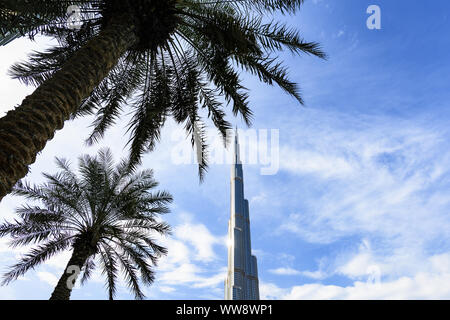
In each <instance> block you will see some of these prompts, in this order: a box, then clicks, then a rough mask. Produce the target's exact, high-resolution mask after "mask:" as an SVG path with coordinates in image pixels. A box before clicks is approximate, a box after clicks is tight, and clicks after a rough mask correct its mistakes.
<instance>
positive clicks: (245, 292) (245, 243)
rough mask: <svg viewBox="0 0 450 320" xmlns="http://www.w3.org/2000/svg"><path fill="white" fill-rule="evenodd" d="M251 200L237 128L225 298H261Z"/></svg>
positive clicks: (232, 174)
mask: <svg viewBox="0 0 450 320" xmlns="http://www.w3.org/2000/svg"><path fill="white" fill-rule="evenodd" d="M250 239H251V237H250V217H249V207H248V201H247V199H245V198H244V175H243V172H242V163H241V161H240V156H239V137H238V134H237V130H236V135H235V141H234V155H233V164H232V166H231V208H230V220H229V221H228V272H227V278H226V280H225V300H259V283H258V269H257V261H256V257H255V256H253V255H252V254H251V252H252V247H251V241H250Z"/></svg>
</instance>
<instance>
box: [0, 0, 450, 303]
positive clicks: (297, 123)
mask: <svg viewBox="0 0 450 320" xmlns="http://www.w3.org/2000/svg"><path fill="white" fill-rule="evenodd" d="M372 4H376V5H378V6H379V7H380V8H381V14H382V16H381V18H382V29H381V30H369V29H367V27H366V19H367V18H368V16H369V15H368V14H366V9H367V7H368V6H369V5H372ZM449 12H450V4H449V3H448V1H444V0H440V1H438V0H434V1H432V2H419V1H406V0H397V1H382V0H373V1H362V0H359V1H356V0H353V1H351V0H341V1H327V0H309V1H307V2H306V4H305V6H304V7H303V9H302V10H301V11H300V12H299V13H298V14H297V15H296V16H293V17H281V18H280V19H282V20H285V21H288V22H289V23H290V24H292V25H295V26H297V27H298V28H299V29H300V30H301V32H302V35H303V36H304V37H305V38H306V39H307V40H312V41H318V42H320V43H321V44H322V46H323V48H324V50H325V51H326V52H327V53H328V55H329V59H328V61H321V60H318V59H315V58H312V57H308V56H303V57H293V56H291V55H290V54H289V53H283V54H282V58H283V59H284V60H285V61H286V64H287V65H288V66H289V68H290V70H291V76H292V78H293V79H294V80H296V81H297V82H299V83H300V85H301V88H302V92H303V96H304V98H305V100H306V106H305V107H301V106H299V105H297V104H296V103H295V101H294V100H293V99H292V98H290V97H288V96H286V95H284V93H283V92H282V91H281V90H280V89H278V88H276V87H274V88H271V87H267V86H265V85H261V84H259V83H258V81H257V80H256V79H255V78H253V77H250V76H245V77H244V78H245V84H246V86H247V87H248V88H250V90H251V101H252V107H253V110H254V112H255V121H254V125H253V128H254V129H277V130H279V134H280V148H279V158H280V170H279V171H278V173H277V174H276V175H267V176H264V175H261V174H260V169H261V165H251V164H248V165H244V177H245V194H246V198H247V199H248V200H249V202H250V216H251V232H252V247H253V251H254V254H255V255H256V256H257V257H258V268H259V277H260V287H261V290H260V291H261V297H262V298H266V299H308V298H313V299H352V298H362V299H399V298H405V299H414V298H419V299H426V298H447V299H448V298H450V286H449V285H446V284H448V283H450V236H449V232H448V230H449V229H450V203H449V199H450V198H449V196H448V194H449V192H450V180H449V178H450V171H449V168H450V151H449V150H450V148H449V147H450V143H449V142H448V141H449V138H450V132H449V129H448V122H449V120H450V113H449V110H450V108H449V106H448V104H449V101H450V90H448V89H449V81H448V80H449V74H450V61H449V60H448V59H447V57H446V55H447V53H448V52H449V50H450V39H449V37H448V36H447V33H448V31H450V20H449V17H448V15H449ZM47 43H48V40H46V39H38V41H37V42H35V43H30V42H29V41H28V40H26V39H19V40H16V41H15V42H13V43H12V44H10V45H8V46H6V47H1V48H0V61H1V64H0V83H1V86H0V96H1V97H2V99H1V102H0V114H1V113H2V112H5V111H7V110H8V109H9V108H11V107H12V106H14V105H16V104H18V103H20V102H21V100H22V99H23V98H24V97H25V96H26V95H27V94H29V93H30V92H32V90H33V89H32V88H27V87H24V86H23V85H21V84H19V83H18V82H17V81H13V80H10V79H9V78H8V76H7V74H6V70H7V68H8V66H9V65H11V63H13V62H15V61H18V60H20V59H23V58H25V56H26V53H27V52H30V51H31V50H32V49H40V48H44V47H45V46H46V45H47ZM230 119H232V118H230ZM90 120H91V119H89V118H86V119H79V120H77V121H74V122H71V123H68V124H67V125H66V126H65V128H64V129H63V130H62V131H60V132H58V134H57V135H56V137H55V138H54V140H52V141H51V142H50V143H49V144H48V145H47V147H46V149H45V150H44V152H43V153H42V154H41V155H40V156H39V157H38V160H37V162H36V163H35V164H34V165H33V166H32V172H31V174H30V175H29V177H28V179H29V180H31V181H36V182H39V181H42V178H41V172H43V171H45V172H54V170H55V167H54V166H53V165H52V163H53V162H52V161H53V158H54V157H55V156H61V157H66V158H68V159H71V160H72V161H73V162H74V163H76V157H77V156H78V155H79V154H81V153H91V154H94V153H95V152H96V150H97V149H98V148H100V147H103V146H107V145H109V146H111V147H112V149H113V151H114V153H115V155H116V156H117V158H119V157H120V156H122V155H125V154H126V150H124V145H125V142H126V137H124V130H123V125H124V124H125V123H126V119H124V121H123V123H122V122H121V125H119V126H118V127H117V128H114V129H113V130H111V131H110V132H109V134H108V135H107V137H106V139H105V140H104V141H102V142H101V144H99V145H98V146H95V147H91V148H86V147H83V143H82V142H83V139H84V138H85V137H86V133H87V130H86V128H87V127H88V126H89V123H90ZM233 121H234V119H233ZM234 123H235V124H236V125H238V126H239V127H240V128H244V125H243V123H242V122H241V121H240V120H239V119H236V121H235V122H234ZM176 130H177V128H176V127H175V125H173V124H172V123H169V124H168V126H167V127H166V128H165V130H164V134H163V140H162V142H161V144H160V145H159V146H158V148H157V150H156V151H155V152H154V153H152V154H148V155H146V156H145V159H144V166H145V167H146V168H153V169H155V174H156V178H157V180H158V181H159V182H160V183H161V186H160V187H161V188H162V189H167V190H169V191H170V192H171V193H172V194H173V196H174V198H175V201H174V204H173V206H172V213H170V214H168V215H167V216H165V219H166V220H167V221H168V222H169V223H170V224H171V225H172V226H173V229H174V233H173V236H171V237H170V238H166V239H161V241H163V242H164V243H165V244H166V245H167V246H168V248H169V255H168V256H167V257H166V258H165V259H164V260H162V261H161V263H160V266H159V267H158V273H157V281H156V283H155V284H154V285H153V286H151V287H149V288H147V289H146V293H147V296H148V298H150V299H221V298H222V297H223V281H224V279H225V275H224V271H225V267H226V263H227V262H226V257H227V255H226V250H227V249H226V242H225V237H226V232H227V221H228V219H229V210H230V209H229V197H230V196H229V192H230V190H229V188H230V186H229V174H230V166H229V165H228V164H213V165H211V167H210V169H209V173H208V175H207V177H206V180H205V182H204V183H203V184H199V183H198V178H197V168H196V166H195V165H189V164H188V165H174V163H173V153H174V151H175V148H176V146H179V145H180V141H179V139H178V140H177V136H176V134H175V133H174V132H176ZM211 139H212V136H211ZM20 203H21V200H20V199H16V198H12V197H7V198H6V199H5V200H4V201H2V203H1V204H0V212H1V215H2V218H5V217H13V216H14V215H13V209H14V207H16V206H17V205H18V204H20ZM20 254H21V251H20V250H16V249H14V250H11V249H10V248H8V247H7V243H6V239H2V240H0V270H1V271H4V270H5V269H6V268H7V266H9V265H11V264H13V263H14V261H15V260H16V258H17V256H18V255H20ZM68 258H69V256H68V254H66V255H61V256H58V257H56V258H55V259H52V260H51V261H49V262H48V263H46V264H44V265H42V266H41V267H40V268H38V269H36V270H35V271H33V272H30V273H28V274H26V276H25V277H24V278H22V279H20V280H18V281H16V282H15V283H13V284H11V285H10V286H8V287H0V298H1V299H47V298H48V297H49V296H50V293H51V291H52V285H54V283H55V281H56V279H57V278H58V277H59V276H60V274H61V272H62V270H63V268H64V266H65V264H66V262H67V261H68ZM374 276H375V278H377V277H378V276H379V280H380V281H379V282H376V283H375V284H373V283H371V281H370V279H371V277H374ZM73 298H75V299H103V298H106V293H105V290H104V288H103V282H102V279H101V278H100V276H95V277H94V279H93V280H92V281H91V282H90V283H88V285H86V286H84V287H82V288H79V289H75V290H74V293H73ZM118 298H121V299H129V298H131V296H130V295H129V294H128V292H127V290H126V289H125V288H122V289H121V290H120V292H119V296H118Z"/></svg>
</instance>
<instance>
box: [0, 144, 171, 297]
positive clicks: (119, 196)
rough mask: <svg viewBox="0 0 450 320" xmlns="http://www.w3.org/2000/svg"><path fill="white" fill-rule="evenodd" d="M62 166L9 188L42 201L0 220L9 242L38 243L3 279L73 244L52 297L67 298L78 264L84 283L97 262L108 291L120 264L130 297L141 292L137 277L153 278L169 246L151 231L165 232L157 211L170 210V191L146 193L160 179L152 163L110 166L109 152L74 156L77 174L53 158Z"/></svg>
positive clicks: (111, 294)
mask: <svg viewBox="0 0 450 320" xmlns="http://www.w3.org/2000/svg"><path fill="white" fill-rule="evenodd" d="M57 164H58V167H59V168H60V169H61V172H59V173H58V174H55V175H49V174H44V176H45V177H46V179H47V180H48V182H47V183H45V184H42V185H40V186H31V185H29V184H26V183H18V184H17V185H16V187H15V188H14V191H13V193H14V194H16V195H20V196H24V197H26V198H27V199H30V200H34V201H36V200H38V201H40V202H41V203H42V206H31V205H24V206H22V207H20V208H18V209H17V213H18V215H19V216H20V219H19V220H14V222H5V223H3V224H2V225H0V236H10V237H11V245H12V246H14V247H15V246H24V245H29V244H38V245H37V246H36V247H35V248H33V249H31V250H30V251H29V253H28V254H26V255H24V256H23V257H22V258H21V260H20V261H19V262H18V263H17V264H15V265H14V266H12V267H11V269H10V270H9V271H8V272H7V273H6V274H5V275H4V280H3V284H8V283H9V282H11V281H13V280H15V279H17V278H18V277H20V276H21V275H24V274H25V273H26V272H27V271H28V270H30V269H34V268H35V267H36V266H37V265H39V264H41V263H43V262H44V261H46V260H47V259H49V258H50V257H52V256H54V255H55V254H57V253H60V252H62V251H65V250H72V256H71V258H70V260H69V262H68V263H67V266H66V268H65V270H64V273H63V275H62V276H61V278H60V279H59V281H58V284H57V285H56V287H55V289H54V291H53V293H52V295H51V298H50V299H55V300H68V299H69V298H70V294H71V291H72V287H73V284H74V283H75V281H76V279H77V276H78V272H79V271H82V278H81V283H82V284H83V283H85V282H86V281H87V280H88V279H89V277H90V276H91V274H92V272H93V271H94V269H95V268H96V267H97V266H98V267H99V268H100V269H101V271H102V274H103V275H104V276H105V278H106V287H107V289H108V294H109V298H110V299H113V297H114V295H115V293H116V287H117V280H118V276H119V274H120V270H121V271H122V273H123V274H124V275H125V279H126V284H127V286H128V287H129V288H130V290H131V291H132V292H133V294H134V295H135V297H136V299H142V298H144V294H143V293H142V290H141V282H142V283H143V284H151V283H152V282H153V281H154V271H153V269H152V266H154V265H156V263H157V261H158V258H159V257H161V256H162V255H165V254H166V252H167V250H166V249H165V248H164V247H161V246H159V245H158V244H157V243H156V242H155V240H153V239H152V236H153V235H154V234H155V233H159V234H161V235H166V234H168V233H169V232H170V228H169V226H168V225H167V224H166V223H164V222H162V221H160V220H159V219H158V215H159V214H163V213H167V212H168V211H169V209H168V207H167V206H166V205H167V204H168V203H170V202H171V201H172V197H171V195H170V194H169V193H167V192H164V191H159V192H156V193H151V192H150V190H151V189H153V188H155V187H156V186H157V185H158V183H157V182H156V181H155V180H154V179H153V173H152V171H151V170H144V171H141V172H136V171H135V170H132V169H131V170H130V169H129V166H128V162H127V161H124V160H122V162H121V163H120V164H118V165H117V166H114V163H113V159H112V155H111V152H110V151H109V150H108V149H105V150H101V151H100V152H99V154H98V156H96V157H91V156H89V155H84V156H82V157H81V158H80V163H79V172H78V175H77V174H76V173H75V172H73V171H72V170H71V168H70V166H69V163H68V162H67V161H66V160H61V159H57Z"/></svg>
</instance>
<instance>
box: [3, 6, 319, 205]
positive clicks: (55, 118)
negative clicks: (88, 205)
mask: <svg viewBox="0 0 450 320" xmlns="http://www.w3.org/2000/svg"><path fill="white" fill-rule="evenodd" d="M8 3H9V4H8V6H6V7H5V8H6V9H7V10H8V11H7V12H15V13H16V14H15V15H14V16H13V18H12V19H9V20H8V23H7V24H6V26H5V25H4V26H3V29H8V28H13V29H14V30H20V32H22V33H28V34H30V35H35V34H36V33H38V32H42V33H43V34H47V35H52V36H54V37H56V38H57V39H58V40H59V41H60V44H59V45H58V46H57V47H55V48H51V49H49V50H48V51H46V52H40V53H35V54H33V55H32V56H31V57H30V61H29V63H21V64H17V65H15V66H14V68H13V69H12V74H13V76H14V77H16V78H19V79H20V80H22V81H23V82H25V83H31V84H34V85H36V86H38V88H37V89H36V90H35V91H34V93H33V94H31V95H30V96H28V97H26V98H25V100H24V101H23V102H22V104H21V105H20V106H19V107H17V108H16V109H15V110H11V111H9V112H8V113H7V115H6V116H5V117H3V118H1V119H0V200H1V199H2V198H3V197H4V196H5V195H6V194H8V193H9V192H10V190H12V188H13V186H14V184H15V183H16V182H17V181H18V180H19V179H21V178H22V177H24V176H25V175H26V174H27V172H28V166H29V165H30V164H32V163H34V161H35V159H36V155H37V154H38V152H40V151H41V150H43V148H44V147H45V145H46V143H47V141H48V140H50V139H52V137H53V136H54V134H55V132H56V130H59V129H61V128H62V127H63V125H64V122H65V121H66V120H68V119H70V118H74V117H76V116H79V115H86V114H92V113H95V114H96V118H95V121H94V123H93V125H94V129H93V132H92V134H91V136H90V137H89V139H88V142H89V143H94V142H96V141H97V140H98V139H100V138H101V137H102V136H103V135H104V133H105V130H106V129H107V128H108V127H109V126H111V125H112V124H114V123H115V122H116V121H117V120H118V119H120V117H121V115H122V113H123V112H124V110H123V109H124V107H125V105H127V106H128V107H129V109H130V110H131V113H132V114H133V117H132V120H131V122H130V123H129V132H130V140H129V144H130V149H131V150H130V160H131V161H130V165H131V166H134V165H136V164H138V163H139V162H140V157H141V156H142V154H143V153H144V152H148V151H151V150H152V149H153V148H154V146H155V143H156V142H157V141H158V140H159V138H160V132H161V128H162V127H163V125H164V123H165V121H166V119H167V118H168V117H172V118H174V119H175V121H176V122H177V123H180V124H183V125H184V127H185V129H186V131H187V133H188V134H190V135H191V137H192V144H193V145H194V142H195V143H196V144H197V148H199V149H200V150H202V151H205V150H206V149H205V148H206V145H205V143H204V142H205V124H204V122H203V121H202V120H203V119H202V117H201V116H200V114H201V112H202V111H203V112H206V113H207V117H208V118H210V119H211V120H212V122H213V123H214V125H215V127H216V128H217V129H218V130H219V131H220V133H221V134H222V136H223V137H224V142H225V143H226V132H227V129H230V128H231V126H230V123H229V122H228V121H227V120H226V119H225V116H226V112H225V111H224V110H223V107H224V104H226V105H228V104H232V112H233V114H234V115H235V116H236V115H238V114H240V115H241V116H242V117H243V119H244V120H245V122H246V123H247V124H248V125H250V124H251V120H252V112H251V109H250V108H249V101H248V93H247V89H246V88H245V87H244V86H243V84H242V81H241V79H240V76H239V73H238V71H239V69H241V70H244V71H246V72H249V73H251V74H253V75H256V76H257V77H258V78H259V79H260V81H262V82H264V83H267V84H270V85H273V84H277V85H279V86H280V87H281V88H282V89H283V90H284V91H286V92H287V93H288V94H290V95H292V96H293V97H294V98H295V99H297V100H298V101H299V102H300V103H303V100H302V98H301V96H300V93H299V90H298V87H297V85H296V83H294V82H292V81H290V80H289V77H288V72H287V69H286V68H285V67H284V66H283V64H282V62H281V61H280V60H279V58H278V55H277V53H278V52H280V51H282V50H285V49H287V50H289V51H291V52H292V53H294V54H301V53H306V54H311V55H314V56H318V57H320V58H325V54H324V53H323V52H322V50H321V49H320V47H319V45H318V44H317V43H314V42H306V41H304V40H303V39H302V38H301V37H300V35H299V33H298V31H296V30H295V29H292V28H290V27H288V26H286V25H285V24H282V23H278V22H274V21H271V22H267V21H265V18H263V17H264V14H268V15H269V16H270V15H274V14H276V13H279V12H281V13H283V14H292V13H294V12H296V10H297V9H299V8H300V5H301V4H302V3H303V0H289V1H287V0H235V1H229V0H222V1H208V0H167V1H160V0H79V1H56V0H35V1H26V0H14V1H9V2H8ZM73 4H77V5H78V6H79V8H80V13H81V16H80V19H81V20H80V21H82V22H83V23H84V24H83V26H82V28H81V29H80V30H77V29H73V28H69V27H68V26H67V24H66V21H67V18H68V14H67V7H68V5H73ZM1 9H2V8H0V10H1ZM0 12H1V11H0ZM14 17H15V18H14ZM18 17H22V19H17V18H18ZM36 17H39V19H36ZM37 25H38V26H37ZM0 27H1V25H0ZM222 98H224V99H222ZM222 101H224V102H222ZM201 154H202V156H205V155H206V152H202V153H201ZM199 160H200V159H199ZM199 163H200V170H199V174H200V179H202V178H203V174H204V171H205V170H206V167H207V159H206V156H205V158H204V159H201V161H199Z"/></svg>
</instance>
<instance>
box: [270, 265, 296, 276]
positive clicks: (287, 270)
mask: <svg viewBox="0 0 450 320" xmlns="http://www.w3.org/2000/svg"><path fill="white" fill-rule="evenodd" d="M269 272H270V273H273V274H278V275H282V276H294V275H299V274H301V272H300V271H298V270H295V269H292V268H289V267H288V268H286V267H281V268H277V269H270V270H269Z"/></svg>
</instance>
